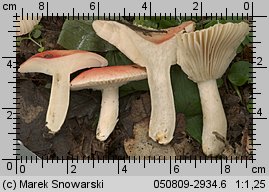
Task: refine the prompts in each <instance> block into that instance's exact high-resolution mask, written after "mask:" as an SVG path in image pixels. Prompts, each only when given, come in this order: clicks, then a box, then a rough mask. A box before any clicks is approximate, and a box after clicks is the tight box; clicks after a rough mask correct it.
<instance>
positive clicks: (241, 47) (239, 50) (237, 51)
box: [236, 43, 244, 53]
mask: <svg viewBox="0 0 269 192" xmlns="http://www.w3.org/2000/svg"><path fill="white" fill-rule="evenodd" d="M243 50H244V45H243V44H242V43H241V44H240V45H239V47H238V48H237V50H236V53H241V52H242V51H243Z"/></svg>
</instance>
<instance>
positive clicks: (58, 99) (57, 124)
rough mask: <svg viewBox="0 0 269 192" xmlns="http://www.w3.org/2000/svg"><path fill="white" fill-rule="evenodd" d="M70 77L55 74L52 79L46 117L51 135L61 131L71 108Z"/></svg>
mask: <svg viewBox="0 0 269 192" xmlns="http://www.w3.org/2000/svg"><path fill="white" fill-rule="evenodd" d="M69 95H70V75H69V74H59V73H57V74H55V75H53V77H52V85H51V93H50V101H49V107H48V111H47V116H46V122H47V124H46V126H47V128H48V129H49V130H50V133H52V134H54V133H56V132H57V131H59V130H60V128H61V126H62V124H63V123H64V120H65V116H66V114H67V110H68V106H69Z"/></svg>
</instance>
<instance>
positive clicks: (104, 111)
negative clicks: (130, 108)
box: [71, 65, 147, 141]
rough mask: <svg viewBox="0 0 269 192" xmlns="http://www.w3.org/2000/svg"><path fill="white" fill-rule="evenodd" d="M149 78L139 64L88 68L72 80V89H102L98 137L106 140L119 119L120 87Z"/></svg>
mask: <svg viewBox="0 0 269 192" xmlns="http://www.w3.org/2000/svg"><path fill="white" fill-rule="evenodd" d="M146 78H147V73H146V70H145V69H143V68H141V67H139V66H137V65H124V66H108V67H102V68H94V69H90V70H87V71H85V72H83V73H81V74H79V75H78V76H77V77H75V78H74V79H73V80H72V81H71V90H81V89H94V90H102V103H101V111H100V117H99V122H98V125H97V130H96V138H97V139H98V140H100V141H105V140H106V139H107V138H108V136H109V135H110V133H111V132H112V131H113V129H114V127H115V126H116V123H117V121H118V113H119V90H118V89H119V87H120V86H122V85H124V84H126V83H128V82H130V81H136V80H142V79H146Z"/></svg>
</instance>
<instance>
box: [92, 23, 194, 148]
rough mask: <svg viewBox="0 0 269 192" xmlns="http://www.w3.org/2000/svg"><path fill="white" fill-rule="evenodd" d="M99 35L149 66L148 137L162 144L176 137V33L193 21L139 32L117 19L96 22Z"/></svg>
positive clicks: (139, 62)
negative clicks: (173, 77) (173, 71)
mask: <svg viewBox="0 0 269 192" xmlns="http://www.w3.org/2000/svg"><path fill="white" fill-rule="evenodd" d="M92 25H93V28H94V30H95V31H96V33H97V35H98V36H100V37H101V38H103V39H105V40H106V41H108V42H109V43H111V44H113V45H115V46H116V47H117V48H118V49H119V50H120V51H121V52H123V53H124V54H125V55H126V56H127V57H129V58H130V59H131V60H132V61H133V62H134V63H136V64H138V65H140V66H142V67H146V70H147V75H148V84H149V89H150V96H151V117H150V123H149V136H150V137H151V138H152V139H153V140H154V141H157V142H159V143H160V144H167V143H169V142H170V141H171V140H172V138H173V133H174V129H175V122H176V115H175V106H174V99H173V92H172V87H171V80H170V67H171V65H173V64H176V49H177V42H176V41H177V40H176V37H175V34H177V33H183V32H184V31H185V30H186V29H188V30H193V28H194V23H193V22H192V21H190V22H186V23H183V24H182V25H180V26H178V27H175V28H173V29H172V30H169V29H167V30H166V31H162V33H161V34H160V33H157V32H153V33H148V34H146V33H141V32H140V33H139V32H136V31H134V30H132V29H130V28H129V27H127V26H126V25H123V24H121V23H118V22H115V21H100V20H97V21H94V22H93V24H92Z"/></svg>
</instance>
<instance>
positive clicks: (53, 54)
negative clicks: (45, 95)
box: [19, 50, 107, 133]
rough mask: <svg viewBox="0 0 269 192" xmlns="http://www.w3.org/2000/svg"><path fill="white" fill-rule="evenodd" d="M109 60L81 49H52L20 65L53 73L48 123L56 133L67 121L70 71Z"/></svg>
mask: <svg viewBox="0 0 269 192" xmlns="http://www.w3.org/2000/svg"><path fill="white" fill-rule="evenodd" d="M106 65H107V60H106V59H105V58H103V57H102V56H100V55H98V54H95V53H91V52H88V51H80V50H51V51H44V52H42V53H38V54H36V55H34V56H32V57H31V58H30V59H28V60H27V61H25V62H24V63H23V64H22V65H21V66H20V68H19V72H21V73H31V72H37V73H44V74H47V75H52V86H51V94H50V101H49V106H48V111H47V116H46V123H47V124H46V126H47V128H48V129H49V130H50V133H56V132H57V131H59V130H60V128H61V126H62V124H63V123H64V120H65V116H66V114H67V110H68V106H69V95H70V74H71V73H73V72H75V71H78V70H81V69H85V68H91V67H102V66H106Z"/></svg>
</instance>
